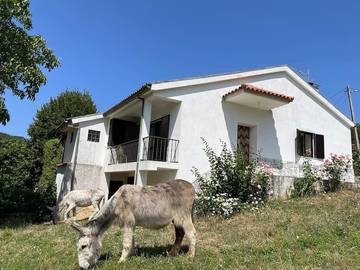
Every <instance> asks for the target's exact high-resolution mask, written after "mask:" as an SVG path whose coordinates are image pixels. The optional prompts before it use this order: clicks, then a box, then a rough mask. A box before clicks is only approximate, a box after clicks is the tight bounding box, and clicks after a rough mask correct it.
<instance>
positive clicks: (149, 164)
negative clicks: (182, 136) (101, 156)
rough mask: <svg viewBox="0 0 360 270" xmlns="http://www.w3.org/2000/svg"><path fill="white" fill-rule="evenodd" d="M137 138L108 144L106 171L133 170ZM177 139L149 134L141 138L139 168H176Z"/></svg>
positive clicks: (153, 169) (148, 169)
mask: <svg viewBox="0 0 360 270" xmlns="http://www.w3.org/2000/svg"><path fill="white" fill-rule="evenodd" d="M138 143H139V142H138V140H133V141H129V142H126V143H122V144H119V145H115V146H109V147H108V149H109V159H108V165H107V168H106V170H105V171H106V172H116V171H119V172H121V171H134V170H135V168H136V161H137V151H138ZM178 147H179V140H175V139H169V138H162V137H156V136H149V137H145V138H143V151H142V158H141V162H140V170H145V171H156V170H158V169H172V170H174V169H178Z"/></svg>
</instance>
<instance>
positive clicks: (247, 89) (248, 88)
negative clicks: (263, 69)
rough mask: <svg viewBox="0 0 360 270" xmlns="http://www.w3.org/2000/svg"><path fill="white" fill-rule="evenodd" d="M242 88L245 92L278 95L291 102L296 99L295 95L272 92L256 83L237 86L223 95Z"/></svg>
mask: <svg viewBox="0 0 360 270" xmlns="http://www.w3.org/2000/svg"><path fill="white" fill-rule="evenodd" d="M241 90H243V91H245V92H252V93H259V94H262V95H267V96H272V97H277V98H280V99H283V100H285V101H288V102H291V101H293V100H294V97H291V96H287V95H283V94H279V93H276V92H272V91H269V90H266V89H264V88H261V87H257V86H254V85H250V84H242V85H240V86H239V87H238V88H236V89H234V90H232V91H230V92H228V93H226V94H225V95H223V97H226V96H228V95H231V94H234V93H236V92H239V91H241Z"/></svg>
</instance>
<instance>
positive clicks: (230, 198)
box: [192, 139, 272, 217]
mask: <svg viewBox="0 0 360 270" xmlns="http://www.w3.org/2000/svg"><path fill="white" fill-rule="evenodd" d="M202 140H203V143H204V145H205V147H204V151H205V153H206V156H207V158H208V160H209V163H210V173H209V175H207V176H204V175H201V174H200V172H199V170H198V169H197V168H193V170H192V171H193V173H194V174H195V177H196V181H197V183H198V185H199V187H200V192H198V194H197V201H196V204H195V213H196V214H198V215H221V216H223V217H229V216H231V215H232V214H234V213H236V212H238V211H240V210H241V209H243V208H258V206H259V205H261V204H263V203H264V202H265V201H266V200H267V196H268V191H269V182H270V181H269V180H270V176H271V173H272V172H271V168H270V167H269V166H268V165H266V163H264V162H261V161H259V160H258V159H255V160H249V159H248V158H247V157H246V156H245V155H244V154H243V153H242V152H241V151H239V150H236V151H234V152H233V151H231V150H229V149H228V148H227V145H226V143H224V142H222V143H221V152H220V154H219V155H217V154H216V153H215V152H214V150H213V149H212V148H211V147H210V146H209V145H208V143H207V142H206V141H205V140H204V139H202Z"/></svg>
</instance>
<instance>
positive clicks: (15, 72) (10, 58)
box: [0, 0, 60, 125]
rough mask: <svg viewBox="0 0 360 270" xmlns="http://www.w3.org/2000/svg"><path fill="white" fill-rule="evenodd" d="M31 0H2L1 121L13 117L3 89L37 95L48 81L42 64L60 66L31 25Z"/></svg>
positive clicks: (53, 66) (0, 35)
mask: <svg viewBox="0 0 360 270" xmlns="http://www.w3.org/2000/svg"><path fill="white" fill-rule="evenodd" d="M29 6H30V3H29V1H28V0H0V123H1V124H3V125H5V124H6V123H7V122H8V121H9V120H10V115H9V112H8V110H7V108H6V105H5V99H4V92H5V90H6V89H10V90H11V91H12V92H13V94H14V95H17V96H19V97H20V98H21V99H23V98H28V99H31V100H34V99H35V95H36V93H37V92H38V91H39V88H40V87H41V86H42V85H44V84H45V83H46V77H45V74H44V73H43V70H42V68H45V69H47V70H48V71H51V70H52V69H54V68H55V67H57V66H59V64H60V63H59V61H58V59H57V58H56V56H55V55H54V53H53V52H52V51H51V50H50V49H49V48H47V46H46V42H45V40H44V39H43V38H42V37H41V36H39V35H30V34H29V31H30V30H31V29H32V22H31V12H30V8H29Z"/></svg>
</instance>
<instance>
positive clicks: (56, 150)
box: [36, 139, 63, 206]
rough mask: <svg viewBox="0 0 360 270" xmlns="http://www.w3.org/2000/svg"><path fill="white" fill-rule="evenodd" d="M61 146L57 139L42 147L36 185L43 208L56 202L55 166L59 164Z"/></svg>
mask: <svg viewBox="0 0 360 270" xmlns="http://www.w3.org/2000/svg"><path fill="white" fill-rule="evenodd" d="M62 152H63V146H62V145H61V143H60V141H59V139H51V140H48V141H47V142H46V143H45V146H44V164H43V168H42V173H41V177H40V180H39V182H38V183H37V184H36V188H37V192H38V193H39V194H40V197H41V198H42V201H43V203H44V206H46V205H54V204H55V202H56V183H55V177H56V164H58V163H60V161H61V155H62Z"/></svg>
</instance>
